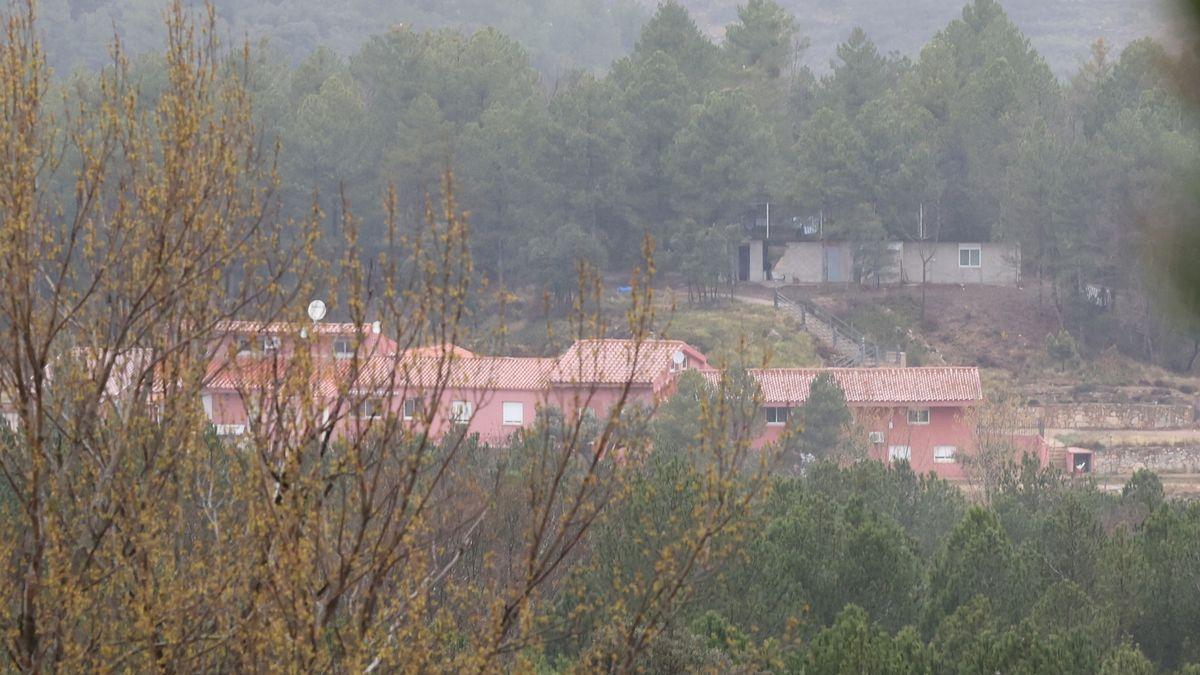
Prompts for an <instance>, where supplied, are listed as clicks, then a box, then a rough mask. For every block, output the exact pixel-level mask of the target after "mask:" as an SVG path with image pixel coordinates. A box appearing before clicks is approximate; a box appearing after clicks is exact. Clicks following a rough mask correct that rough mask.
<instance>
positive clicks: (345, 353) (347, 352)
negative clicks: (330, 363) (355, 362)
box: [333, 337, 354, 359]
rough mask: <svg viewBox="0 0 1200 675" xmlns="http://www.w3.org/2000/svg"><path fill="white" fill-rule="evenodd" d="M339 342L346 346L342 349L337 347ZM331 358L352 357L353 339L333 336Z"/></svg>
mask: <svg viewBox="0 0 1200 675" xmlns="http://www.w3.org/2000/svg"><path fill="white" fill-rule="evenodd" d="M339 344H344V345H346V348H345V349H344V350H342V349H338V345H339ZM333 358H335V359H350V358H354V341H353V340H351V339H350V338H348V337H335V338H334V339H333Z"/></svg>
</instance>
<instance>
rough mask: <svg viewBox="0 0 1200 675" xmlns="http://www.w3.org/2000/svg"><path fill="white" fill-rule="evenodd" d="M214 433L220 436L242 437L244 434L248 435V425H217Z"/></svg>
mask: <svg viewBox="0 0 1200 675" xmlns="http://www.w3.org/2000/svg"><path fill="white" fill-rule="evenodd" d="M213 431H215V432H216V434H217V435H218V436H241V435H242V434H244V433H246V425H245V424H215V425H213Z"/></svg>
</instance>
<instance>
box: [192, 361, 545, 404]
mask: <svg viewBox="0 0 1200 675" xmlns="http://www.w3.org/2000/svg"><path fill="white" fill-rule="evenodd" d="M553 365H554V359H543V358H517V357H507V356H479V357H472V358H461V359H460V358H452V359H441V358H437V357H432V356H416V357H411V356H410V357H409V358H396V357H393V356H375V357H371V358H364V359H359V360H358V361H355V360H353V359H336V360H334V359H320V360H317V361H314V362H313V363H312V373H311V375H310V380H311V386H312V387H313V389H314V393H316V394H317V395H319V396H323V397H332V396H336V395H337V394H338V392H339V391H343V390H346V389H352V390H360V391H361V390H377V391H402V390H405V389H427V388H431V387H435V386H438V385H442V386H445V387H450V388H459V389H541V388H543V387H545V386H546V377H547V375H548V373H549V371H550V368H551V367H552V366H553ZM287 368H288V363H287V362H286V361H284V360H280V361H278V362H276V361H274V360H273V359H239V360H237V361H234V362H229V363H226V364H219V363H214V364H213V365H212V366H210V369H209V374H208V378H207V380H206V382H207V387H208V388H210V389H218V390H227V391H239V390H256V389H262V388H265V387H268V386H271V385H273V384H274V383H276V382H279V381H282V380H283V378H284V377H285V374H286V372H287ZM356 368H357V372H356V371H355V369H356Z"/></svg>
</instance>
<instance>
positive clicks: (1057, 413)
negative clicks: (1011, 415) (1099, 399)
mask: <svg viewBox="0 0 1200 675" xmlns="http://www.w3.org/2000/svg"><path fill="white" fill-rule="evenodd" d="M1039 419H1041V420H1044V423H1045V427H1046V428H1047V429H1131V430H1138V431H1149V430H1153V429H1190V428H1193V427H1195V426H1196V409H1195V408H1194V407H1193V406H1190V405H1158V404H1147V403H1070V404H1060V405H1048V406H1031V407H1029V408H1026V409H1025V426H1028V427H1029V428H1031V429H1032V428H1036V427H1037V426H1038V420H1039Z"/></svg>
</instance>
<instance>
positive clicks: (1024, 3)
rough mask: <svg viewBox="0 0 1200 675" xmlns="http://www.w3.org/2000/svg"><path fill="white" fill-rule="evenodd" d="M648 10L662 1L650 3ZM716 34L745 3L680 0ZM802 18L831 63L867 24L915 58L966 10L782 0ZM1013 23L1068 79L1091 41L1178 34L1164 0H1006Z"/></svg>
mask: <svg viewBox="0 0 1200 675" xmlns="http://www.w3.org/2000/svg"><path fill="white" fill-rule="evenodd" d="M643 1H644V3H645V5H646V6H647V7H653V6H655V5H657V4H658V3H657V0H643ZM680 2H681V4H683V5H685V6H686V7H687V8H688V10H689V11H691V13H692V16H693V17H695V19H696V22H697V23H698V24H700V26H701V27H702V28H703V29H704V30H705V31H706V32H708V33H709V34H710V35H712V36H714V37H719V36H721V35H722V34H723V33H724V27H725V26H727V25H729V24H731V23H733V22H734V21H736V20H737V7H738V5H744V4H745V0H680ZM779 4H780V5H782V6H783V7H785V8H786V9H788V10H789V11H790V12H791V13H792V14H793V15H795V17H796V19H797V21H798V23H799V24H800V32H801V34H803V35H805V36H807V37H808V39H809V42H810V45H809V48H808V51H807V52H806V53H805V55H804V62H805V63H807V64H808V65H809V66H811V67H813V68H814V69H816V70H818V71H824V70H827V69H828V68H829V60H830V59H831V58H833V56H834V49H835V48H836V47H837V45H838V44H839V43H841V42H843V41H845V39H846V37H847V36H848V35H849V34H850V31H851V30H852V29H853V28H854V27H855V26H859V27H861V28H863V29H864V30H865V31H866V32H867V35H869V36H870V37H871V39H872V40H873V41H874V42H875V43H876V44H877V45H878V46H879V49H880V51H883V52H891V51H898V52H900V53H901V54H904V55H909V56H915V55H916V53H917V52H918V51H919V50H920V49H921V46H922V45H924V44H925V43H926V42H927V41H928V40H929V36H930V35H933V34H934V33H935V32H937V31H938V30H940V29H941V28H942V27H943V26H945V25H946V24H947V23H948V22H949V21H951V20H952V19H954V18H956V17H958V16H959V15H960V14H961V13H962V8H963V5H964V4H965V3H964V2H961V1H960V0H903V1H901V2H897V1H896V0H779ZM1000 4H1001V5H1002V6H1003V7H1004V10H1005V12H1006V13H1007V14H1008V16H1009V17H1010V18H1011V19H1012V21H1013V23H1015V24H1016V25H1017V27H1018V28H1020V29H1021V32H1023V33H1024V34H1025V36H1026V37H1028V38H1029V41H1030V42H1031V43H1032V44H1033V47H1034V48H1035V49H1037V51H1038V53H1039V54H1041V55H1042V57H1044V58H1045V59H1046V62H1047V63H1049V64H1050V67H1051V68H1052V69H1053V70H1054V72H1055V73H1056V74H1057V75H1059V76H1060V77H1062V76H1064V75H1066V74H1068V73H1072V72H1074V71H1075V70H1076V69H1077V68H1078V67H1079V64H1080V62H1082V61H1083V60H1084V59H1086V58H1087V56H1088V49H1089V46H1090V45H1091V44H1092V42H1094V41H1095V40H1096V39H1097V38H1099V37H1103V38H1104V39H1105V41H1107V42H1108V43H1109V44H1110V45H1111V46H1113V47H1115V48H1117V49H1118V50H1119V49H1120V48H1121V47H1123V46H1124V45H1126V44H1128V43H1129V42H1130V41H1132V40H1135V39H1137V38H1139V37H1144V36H1147V35H1149V36H1153V37H1155V38H1158V39H1163V38H1168V37H1170V35H1171V30H1172V29H1171V21H1170V17H1171V14H1172V11H1171V10H1170V8H1169V3H1168V2H1164V1H1163V0H1003V1H1002V2H1001V3H1000Z"/></svg>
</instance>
